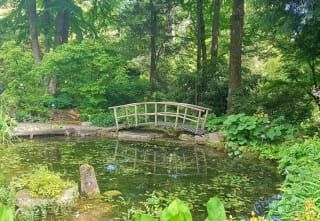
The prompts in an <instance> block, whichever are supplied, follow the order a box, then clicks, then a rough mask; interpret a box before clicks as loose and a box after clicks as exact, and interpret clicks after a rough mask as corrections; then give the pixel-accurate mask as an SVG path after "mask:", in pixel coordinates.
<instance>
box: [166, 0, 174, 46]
mask: <svg viewBox="0 0 320 221" xmlns="http://www.w3.org/2000/svg"><path fill="white" fill-rule="evenodd" d="M174 19H175V5H174V2H173V1H172V0H169V1H168V31H167V36H168V37H169V39H170V43H173V44H174V43H176V36H175V35H176V33H175V23H174Z"/></svg>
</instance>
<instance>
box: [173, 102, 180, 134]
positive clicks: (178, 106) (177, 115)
mask: <svg viewBox="0 0 320 221" xmlns="http://www.w3.org/2000/svg"><path fill="white" fill-rule="evenodd" d="M179 108H180V105H179V104H178V105H177V113H176V122H175V123H174V128H175V129H176V128H177V126H178V120H179V118H178V117H179Z"/></svg>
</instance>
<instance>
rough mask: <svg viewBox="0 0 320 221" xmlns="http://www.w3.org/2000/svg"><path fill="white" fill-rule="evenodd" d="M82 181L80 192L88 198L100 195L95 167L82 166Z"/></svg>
mask: <svg viewBox="0 0 320 221" xmlns="http://www.w3.org/2000/svg"><path fill="white" fill-rule="evenodd" d="M80 181H81V184H80V186H81V188H80V190H81V193H82V194H85V195H87V196H92V195H99V194H100V189H99V186H98V182H97V178H96V174H95V172H94V168H93V166H90V165H89V164H83V165H81V166H80Z"/></svg>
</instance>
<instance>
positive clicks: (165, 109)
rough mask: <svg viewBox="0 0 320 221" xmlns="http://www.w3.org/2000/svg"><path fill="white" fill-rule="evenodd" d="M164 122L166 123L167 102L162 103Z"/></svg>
mask: <svg viewBox="0 0 320 221" xmlns="http://www.w3.org/2000/svg"><path fill="white" fill-rule="evenodd" d="M164 122H165V123H167V104H165V105H164Z"/></svg>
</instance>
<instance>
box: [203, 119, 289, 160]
mask: <svg viewBox="0 0 320 221" xmlns="http://www.w3.org/2000/svg"><path fill="white" fill-rule="evenodd" d="M207 126H208V130H209V131H216V130H218V129H219V128H220V132H221V133H222V134H223V135H224V136H225V137H226V139H227V144H226V146H227V147H229V148H231V150H233V151H234V153H235V154H236V155H239V154H240V153H241V150H242V149H243V148H241V147H250V148H256V147H258V146H259V145H262V144H268V143H277V142H280V141H284V140H285V138H290V137H293V133H294V127H293V125H291V124H286V123H284V118H282V117H279V118H277V119H274V120H272V121H270V120H269V119H268V118H267V117H264V116H262V117H259V116H247V115H245V114H236V115H229V116H227V117H219V118H211V119H209V121H208V124H207Z"/></svg>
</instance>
